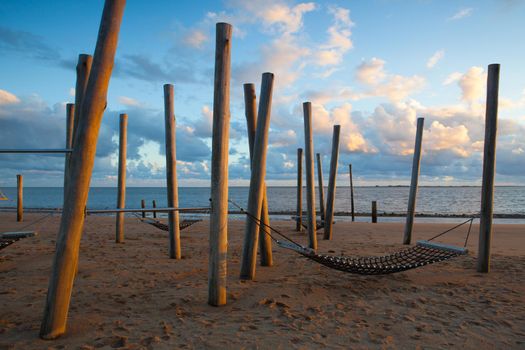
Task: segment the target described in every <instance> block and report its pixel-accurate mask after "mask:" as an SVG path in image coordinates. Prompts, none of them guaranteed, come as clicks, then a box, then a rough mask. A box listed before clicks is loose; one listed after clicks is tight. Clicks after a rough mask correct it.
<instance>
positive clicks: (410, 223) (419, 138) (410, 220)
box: [403, 118, 425, 244]
mask: <svg viewBox="0 0 525 350" xmlns="http://www.w3.org/2000/svg"><path fill="white" fill-rule="evenodd" d="M424 121H425V119H424V118H417V131H416V144H415V146H414V159H413V161H412V179H411V181H410V194H409V196H408V209H407V219H406V224H405V234H404V236H403V244H410V242H411V241H412V228H413V227H414V214H415V211H416V197H417V182H418V178H419V164H420V163H421V144H422V143H423V123H424Z"/></svg>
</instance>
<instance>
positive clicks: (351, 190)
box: [348, 164, 355, 221]
mask: <svg viewBox="0 0 525 350" xmlns="http://www.w3.org/2000/svg"><path fill="white" fill-rule="evenodd" d="M348 167H349V169H350V206H351V208H350V209H351V211H352V221H355V211H354V181H353V180H352V164H349V165H348Z"/></svg>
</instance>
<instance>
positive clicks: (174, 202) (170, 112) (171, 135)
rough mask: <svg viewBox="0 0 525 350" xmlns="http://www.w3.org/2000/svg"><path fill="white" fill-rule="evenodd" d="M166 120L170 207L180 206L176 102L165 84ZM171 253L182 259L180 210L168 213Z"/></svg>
mask: <svg viewBox="0 0 525 350" xmlns="http://www.w3.org/2000/svg"><path fill="white" fill-rule="evenodd" d="M164 121H165V134H166V137H165V138H166V181H167V185H168V186H167V187H168V189H167V190H168V207H178V206H179V185H178V183H177V146H176V136H175V130H176V129H177V124H176V123H177V122H176V120H175V102H174V97H173V85H171V84H166V85H164ZM168 227H169V236H170V241H169V254H170V258H171V259H181V257H182V255H181V250H180V227H179V212H176V211H175V212H173V211H172V212H170V213H168Z"/></svg>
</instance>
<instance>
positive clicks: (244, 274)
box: [240, 73, 273, 280]
mask: <svg viewBox="0 0 525 350" xmlns="http://www.w3.org/2000/svg"><path fill="white" fill-rule="evenodd" d="M272 90H273V74H272V73H263V75H262V82H261V100H260V102H259V111H258V116H257V128H256V134H255V140H254V143H253V159H252V171H251V177H250V191H249V193H248V208H247V212H248V214H250V216H247V217H246V226H245V229H244V246H243V251H242V261H241V276H240V278H241V279H243V280H251V279H253V278H254V277H255V265H256V264H255V261H256V259H257V241H258V238H259V237H258V236H259V221H260V220H261V210H262V202H263V197H264V188H265V186H264V177H265V175H266V149H267V148H268V130H269V128H270V115H271V109H272Z"/></svg>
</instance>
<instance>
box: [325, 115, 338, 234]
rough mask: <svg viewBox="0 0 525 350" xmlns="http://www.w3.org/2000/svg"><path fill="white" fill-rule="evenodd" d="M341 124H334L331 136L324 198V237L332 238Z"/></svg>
mask: <svg viewBox="0 0 525 350" xmlns="http://www.w3.org/2000/svg"><path fill="white" fill-rule="evenodd" d="M340 134H341V125H334V133H333V136H332V156H331V158H330V178H329V179H328V195H327V198H326V217H325V220H324V235H323V238H324V239H332V234H333V225H334V213H335V189H336V179H337V163H338V162H339V135H340Z"/></svg>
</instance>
